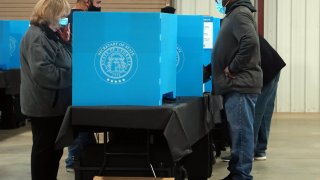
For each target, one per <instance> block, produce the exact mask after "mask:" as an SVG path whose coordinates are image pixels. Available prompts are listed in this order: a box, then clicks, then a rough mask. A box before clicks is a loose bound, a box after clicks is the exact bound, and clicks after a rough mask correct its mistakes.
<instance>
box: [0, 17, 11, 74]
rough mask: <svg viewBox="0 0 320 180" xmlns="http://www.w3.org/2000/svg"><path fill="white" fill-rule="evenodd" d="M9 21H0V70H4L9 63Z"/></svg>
mask: <svg viewBox="0 0 320 180" xmlns="http://www.w3.org/2000/svg"><path fill="white" fill-rule="evenodd" d="M9 34H10V30H9V21H3V20H1V21H0V49H1V53H0V69H5V68H6V67H7V64H8V61H9V56H10V55H9V51H10V49H9Z"/></svg>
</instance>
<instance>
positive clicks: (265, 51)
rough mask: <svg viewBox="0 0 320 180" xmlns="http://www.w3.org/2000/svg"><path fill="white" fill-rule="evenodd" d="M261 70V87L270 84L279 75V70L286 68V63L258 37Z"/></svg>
mask: <svg viewBox="0 0 320 180" xmlns="http://www.w3.org/2000/svg"><path fill="white" fill-rule="evenodd" d="M259 42H260V53H261V68H262V71H263V86H265V85H267V84H268V83H270V81H271V80H272V79H274V78H275V77H276V75H277V74H279V72H280V70H281V69H282V68H283V67H284V66H286V63H285V62H284V61H283V59H282V58H281V57H280V55H279V54H278V53H277V51H276V50H274V49H273V48H272V46H271V45H270V44H269V43H268V42H267V40H265V39H264V38H263V37H262V36H259Z"/></svg>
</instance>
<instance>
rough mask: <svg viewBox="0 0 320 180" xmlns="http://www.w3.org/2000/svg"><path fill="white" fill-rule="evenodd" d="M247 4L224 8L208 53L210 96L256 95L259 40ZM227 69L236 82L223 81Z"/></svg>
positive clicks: (247, 1)
mask: <svg viewBox="0 0 320 180" xmlns="http://www.w3.org/2000/svg"><path fill="white" fill-rule="evenodd" d="M255 11H256V10H255V8H254V7H253V6H252V4H251V2H250V0H237V1H235V2H233V3H231V4H229V5H228V6H227V9H226V16H225V18H224V19H223V21H222V23H221V28H220V31H219V35H218V38H217V41H216V44H215V47H214V49H213V52H212V59H211V63H212V72H213V83H212V84H213V88H212V89H213V93H214V94H226V93H229V92H232V91H236V92H239V93H248V94H259V93H260V92H261V88H262V70H261V59H260V49H259V48H260V47H259V37H258V32H257V30H256V23H255V20H254V17H253V12H255ZM226 67H229V69H230V71H231V72H232V73H233V74H235V76H236V78H235V79H231V78H229V77H226V76H225V74H224V69H225V68H226Z"/></svg>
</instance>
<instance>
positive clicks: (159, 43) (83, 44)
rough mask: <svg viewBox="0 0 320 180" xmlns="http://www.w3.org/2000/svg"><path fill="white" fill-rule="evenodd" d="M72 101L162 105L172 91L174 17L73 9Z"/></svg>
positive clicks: (92, 104) (175, 28)
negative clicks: (76, 11)
mask: <svg viewBox="0 0 320 180" xmlns="http://www.w3.org/2000/svg"><path fill="white" fill-rule="evenodd" d="M72 36H73V39H72V43H73V53H72V73H73V74H72V89H73V90H72V104H73V105H74V106H103V105H143V106H158V105H162V98H163V96H164V95H165V96H168V97H169V98H175V95H176V62H175V60H176V46H177V17H176V15H172V14H161V13H120V12H100V13H95V12H85V13H83V12H78V13H74V16H73V35H72Z"/></svg>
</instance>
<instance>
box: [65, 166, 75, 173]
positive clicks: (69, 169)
mask: <svg viewBox="0 0 320 180" xmlns="http://www.w3.org/2000/svg"><path fill="white" fill-rule="evenodd" d="M66 171H67V172H69V173H74V169H73V168H72V167H66Z"/></svg>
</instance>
